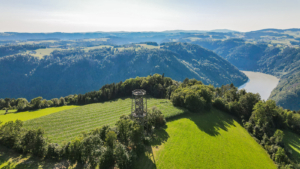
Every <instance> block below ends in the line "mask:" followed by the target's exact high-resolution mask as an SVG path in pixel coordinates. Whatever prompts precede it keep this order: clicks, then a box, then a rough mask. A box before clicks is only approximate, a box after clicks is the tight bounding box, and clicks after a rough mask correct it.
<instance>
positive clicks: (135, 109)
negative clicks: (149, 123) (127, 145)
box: [131, 89, 147, 126]
mask: <svg viewBox="0 0 300 169" xmlns="http://www.w3.org/2000/svg"><path fill="white" fill-rule="evenodd" d="M145 95H146V91H145V90H143V89H135V90H133V91H132V104H131V115H132V117H134V118H135V119H136V120H137V121H138V122H139V123H140V125H142V126H144V123H145V119H146V116H147V98H146V97H145Z"/></svg>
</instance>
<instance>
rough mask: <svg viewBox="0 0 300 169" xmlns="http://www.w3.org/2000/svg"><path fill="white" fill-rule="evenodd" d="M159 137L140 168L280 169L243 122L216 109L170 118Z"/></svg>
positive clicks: (140, 164) (142, 160) (160, 131)
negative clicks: (245, 127) (243, 125)
mask: <svg viewBox="0 0 300 169" xmlns="http://www.w3.org/2000/svg"><path fill="white" fill-rule="evenodd" d="M156 134H157V135H158V136H159V137H158V138H160V140H154V141H152V143H151V145H152V150H150V152H147V153H146V155H145V157H144V158H143V159H141V162H140V163H139V166H137V167H136V168H148V169H152V168H158V169H160V168H172V169H175V168H178V169H180V168H230V169H233V168H249V169H252V168H264V169H267V168H274V169H275V168H276V166H275V164H274V162H273V161H272V160H271V159H270V157H269V155H268V154H267V153H266V152H265V150H264V149H263V148H262V147H261V146H260V145H259V144H257V142H256V141H255V140H254V139H253V138H252V137H251V136H250V135H249V134H248V132H247V131H246V130H245V129H244V128H243V127H242V126H241V125H240V124H239V123H237V122H236V121H235V120H234V119H233V118H232V117H231V116H230V115H228V114H226V113H223V112H221V111H218V110H216V109H212V110H211V111H210V112H203V113H199V114H191V113H187V114H184V115H180V116H179V117H176V118H173V119H170V120H169V121H168V122H167V127H166V128H165V129H160V130H158V131H157V132H156ZM147 157H148V158H147ZM149 157H150V158H149ZM150 159H152V160H150ZM155 166H156V167H155Z"/></svg>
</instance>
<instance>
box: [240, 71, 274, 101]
mask: <svg viewBox="0 0 300 169" xmlns="http://www.w3.org/2000/svg"><path fill="white" fill-rule="evenodd" d="M242 72H243V73H245V74H246V75H247V76H248V78H249V80H248V81H247V82H246V83H245V84H243V85H241V86H239V89H245V90H246V91H247V92H252V93H259V94H260V96H261V99H263V100H267V99H268V98H269V96H270V94H271V92H272V90H273V89H274V88H275V87H276V86H277V85H278V83H279V79H278V78H277V77H275V76H272V75H269V74H265V73H260V72H251V71H242Z"/></svg>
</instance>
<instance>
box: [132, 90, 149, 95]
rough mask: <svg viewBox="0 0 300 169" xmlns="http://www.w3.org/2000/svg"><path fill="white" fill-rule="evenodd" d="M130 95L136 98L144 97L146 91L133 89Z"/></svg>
mask: <svg viewBox="0 0 300 169" xmlns="http://www.w3.org/2000/svg"><path fill="white" fill-rule="evenodd" d="M132 94H133V95H136V96H142V95H145V94H146V90H143V89H135V90H133V91H132Z"/></svg>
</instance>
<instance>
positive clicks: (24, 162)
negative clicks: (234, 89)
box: [0, 98, 276, 169]
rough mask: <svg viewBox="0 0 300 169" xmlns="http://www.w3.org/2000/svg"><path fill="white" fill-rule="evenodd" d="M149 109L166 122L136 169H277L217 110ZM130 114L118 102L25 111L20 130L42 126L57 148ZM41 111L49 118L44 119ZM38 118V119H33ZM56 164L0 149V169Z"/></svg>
mask: <svg viewBox="0 0 300 169" xmlns="http://www.w3.org/2000/svg"><path fill="white" fill-rule="evenodd" d="M152 106H156V107H158V108H159V109H160V110H161V111H162V113H163V114H164V115H165V116H166V117H168V119H167V121H168V122H167V125H166V127H164V128H162V129H159V130H156V131H155V134H154V135H155V137H154V139H153V140H152V141H151V146H149V147H147V148H146V150H147V151H146V152H145V155H144V156H141V157H139V159H138V162H137V163H136V166H135V168H145V169H153V168H159V169H160V168H162V169H163V168H264V169H268V168H276V166H275V164H274V163H273V161H272V160H271V159H270V157H269V155H268V154H267V153H266V152H265V150H264V149H263V148H262V147H261V146H260V145H259V144H257V143H256V141H255V140H254V139H253V138H252V137H251V136H250V135H249V134H248V132H247V131H246V130H245V129H244V128H243V127H242V126H241V125H240V124H239V123H238V122H237V121H236V120H235V119H234V118H233V117H232V116H230V115H228V114H226V113H223V112H221V111H219V110H216V109H212V110H211V111H206V112H205V111H204V112H200V113H190V112H188V111H187V110H185V109H181V108H177V107H174V106H173V105H172V103H171V102H170V101H169V100H167V99H154V98H148V108H150V107H152ZM64 109H65V110H64ZM50 110H51V111H50ZM54 110H56V113H54ZM130 110H131V99H130V98H123V99H117V100H113V101H108V102H104V103H94V104H89V105H84V106H78V107H76V106H63V107H56V108H47V109H42V110H38V111H32V112H24V113H23V114H24V116H23V120H27V121H25V127H27V128H37V127H42V128H44V129H45V133H46V136H47V137H48V138H49V139H50V140H51V142H53V143H62V142H64V141H70V140H72V139H74V138H75V137H76V136H78V135H79V134H80V133H81V132H82V131H89V130H91V129H94V128H96V127H101V126H102V125H104V124H109V125H111V126H113V125H114V124H115V122H116V121H117V120H118V119H119V117H120V116H121V115H123V114H129V113H130ZM46 112H50V113H49V114H48V115H46V114H47V113H46ZM30 113H32V114H31V116H30V115H29V114H30ZM25 114H27V115H26V116H25ZM8 115H14V116H15V117H14V118H12V117H11V119H14V120H15V119H16V117H18V116H17V115H22V113H11V114H8ZM38 115H40V116H42V117H38V118H37V116H38ZM1 116H4V115H1ZM7 117H8V116H7ZM19 117H20V116H19ZM25 117H26V118H25ZM29 118H31V120H29ZM29 162H30V163H29ZM59 163H61V162H54V161H51V160H48V161H41V160H40V159H38V158H35V157H33V156H21V155H18V154H17V153H14V152H13V151H8V150H7V149H5V148H4V147H0V166H1V167H2V166H4V167H7V166H10V167H9V168H47V167H48V166H50V167H52V168H53V167H55V166H57V165H59ZM1 167H0V168H1Z"/></svg>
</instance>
